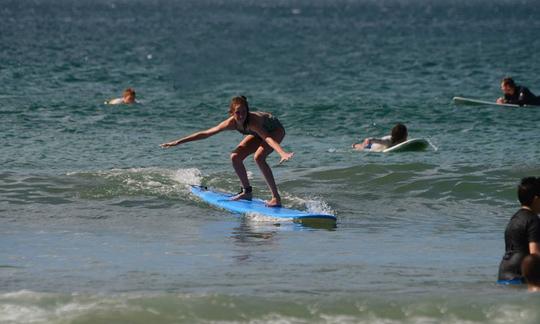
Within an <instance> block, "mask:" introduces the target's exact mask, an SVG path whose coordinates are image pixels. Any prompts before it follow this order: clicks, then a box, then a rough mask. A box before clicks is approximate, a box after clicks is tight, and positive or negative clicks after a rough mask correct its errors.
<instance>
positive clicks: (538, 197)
mask: <svg viewBox="0 0 540 324" xmlns="http://www.w3.org/2000/svg"><path fill="white" fill-rule="evenodd" d="M518 198H519V201H520V203H521V208H520V209H519V210H518V211H517V212H516V213H515V214H514V216H512V218H511V219H510V222H508V225H507V226H506V231H505V232H504V242H505V251H506V252H505V254H504V256H503V258H502V260H501V263H500V265H499V282H500V283H507V282H509V281H512V282H519V281H521V282H523V276H522V274H521V263H522V261H523V259H524V258H525V257H526V256H527V255H529V254H537V255H540V218H538V213H540V178H535V177H528V178H523V179H522V180H521V183H520V184H519V186H518Z"/></svg>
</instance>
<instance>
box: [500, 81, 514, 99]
mask: <svg viewBox="0 0 540 324" xmlns="http://www.w3.org/2000/svg"><path fill="white" fill-rule="evenodd" d="M501 90H502V92H503V93H504V94H505V95H509V96H513V95H514V94H515V93H516V83H515V82H514V79H512V78H510V77H506V78H504V79H502V81H501Z"/></svg>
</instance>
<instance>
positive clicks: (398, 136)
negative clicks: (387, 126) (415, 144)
mask: <svg viewBox="0 0 540 324" xmlns="http://www.w3.org/2000/svg"><path fill="white" fill-rule="evenodd" d="M407 136H408V132H407V127H405V125H403V124H402V123H397V124H396V125H395V126H394V127H393V128H392V145H396V144H399V143H401V142H405V141H406V140H407Z"/></svg>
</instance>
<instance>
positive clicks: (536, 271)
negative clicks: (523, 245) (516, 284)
mask: <svg viewBox="0 0 540 324" xmlns="http://www.w3.org/2000/svg"><path fill="white" fill-rule="evenodd" d="M521 274H522V275H523V277H524V278H525V281H526V282H527V283H529V284H533V285H535V286H540V256H539V255H537V254H529V255H527V256H526V257H525V258H524V259H523V261H522V262H521Z"/></svg>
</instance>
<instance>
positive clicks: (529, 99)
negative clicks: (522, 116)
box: [504, 86, 540, 106]
mask: <svg viewBox="0 0 540 324" xmlns="http://www.w3.org/2000/svg"><path fill="white" fill-rule="evenodd" d="M504 100H505V102H506V103H509V104H514V105H520V106H523V105H533V106H540V97H537V96H535V95H534V94H533V93H532V92H531V91H530V90H529V89H527V88H526V87H522V86H516V91H514V94H513V95H508V94H505V95H504Z"/></svg>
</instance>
